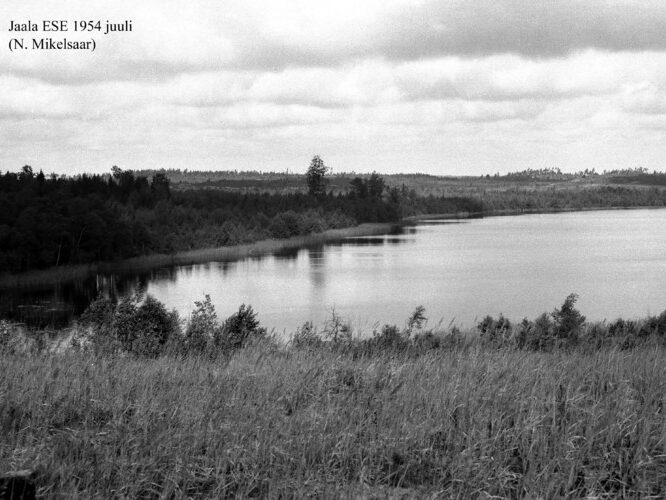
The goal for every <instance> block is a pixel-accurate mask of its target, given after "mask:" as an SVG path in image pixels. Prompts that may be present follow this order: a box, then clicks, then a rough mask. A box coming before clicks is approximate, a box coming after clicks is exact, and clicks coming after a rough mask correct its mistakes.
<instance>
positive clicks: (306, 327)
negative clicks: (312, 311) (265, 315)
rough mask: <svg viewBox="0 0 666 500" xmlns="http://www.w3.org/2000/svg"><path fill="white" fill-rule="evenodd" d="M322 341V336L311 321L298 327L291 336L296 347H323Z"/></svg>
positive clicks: (292, 343)
mask: <svg viewBox="0 0 666 500" xmlns="http://www.w3.org/2000/svg"><path fill="white" fill-rule="evenodd" d="M322 343H323V340H322V338H321V337H320V336H319V334H318V333H317V329H316V328H315V327H314V326H313V325H312V322H310V321H306V322H305V323H303V325H302V326H300V327H299V328H297V329H296V333H294V335H293V336H292V337H291V345H292V346H293V347H295V348H296V349H303V348H313V347H321V345H322Z"/></svg>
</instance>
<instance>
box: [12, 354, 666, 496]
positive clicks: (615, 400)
mask: <svg viewBox="0 0 666 500" xmlns="http://www.w3.org/2000/svg"><path fill="white" fill-rule="evenodd" d="M665 361H666V350H665V348H664V347H663V345H662V346H657V345H642V346H640V347H637V348H634V349H633V350H629V351H619V350H616V349H600V350H597V351H594V352H585V351H582V350H581V351H572V352H566V351H562V350H557V351H553V352H550V353H542V352H527V351H518V350H514V349H497V348H492V347H488V346H484V345H482V344H481V343H479V342H476V343H475V342H466V343H464V344H463V345H459V346H457V347H453V348H451V349H446V350H445V349H440V350H436V351H427V352H425V353H424V354H422V355H418V356H414V355H408V354H405V353H402V354H401V353H399V352H392V353H391V351H387V352H386V353H383V354H382V353H379V354H375V355H372V356H359V355H355V354H354V353H352V352H345V351H344V350H335V349H331V348H327V347H322V348H318V349H286V348H282V347H276V346H275V345H272V344H268V343H259V344H255V345H253V346H250V347H247V348H244V349H242V350H240V351H238V352H237V353H236V354H234V355H233V356H232V357H230V358H224V359H218V360H216V361H213V360H208V359H204V358H198V357H185V358H174V357H168V356H166V357H161V358H158V359H154V360H147V359H135V358H133V357H130V356H126V357H117V356H102V357H98V356H94V355H92V354H85V353H75V352H68V353H65V354H62V355H37V356H22V355H7V354H4V355H0V367H1V369H0V402H1V404H0V471H3V470H16V469H26V468H27V469H34V468H36V469H38V471H39V477H38V486H39V492H40V493H41V494H42V495H43V496H45V497H58V498H63V497H66V498H108V497H130V498H183V497H210V498H215V497H252V496H259V497H278V496H285V497H303V496H307V495H313V496H323V497H331V496H332V497H349V496H353V497H358V496H365V497H370V498H375V497H379V498H385V497H402V496H406V497H420V498H423V497H444V498H449V497H455V498H490V497H495V498H497V497H502V498H521V497H529V498H537V497H541V498H554V497H566V496H569V497H585V496H590V497H595V498H617V497H642V498H649V497H653V498H659V497H663V496H664V495H666V486H664V485H666V446H665V443H666V416H665V412H664V399H665V395H666V362H665Z"/></svg>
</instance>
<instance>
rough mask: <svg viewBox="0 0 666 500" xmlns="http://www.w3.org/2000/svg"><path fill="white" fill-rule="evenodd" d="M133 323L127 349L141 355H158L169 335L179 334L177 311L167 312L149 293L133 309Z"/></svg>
mask: <svg viewBox="0 0 666 500" xmlns="http://www.w3.org/2000/svg"><path fill="white" fill-rule="evenodd" d="M133 324H134V328H135V334H134V339H133V341H132V344H131V346H130V349H129V350H130V351H131V352H133V353H135V354H138V355H141V356H150V357H156V356H158V355H160V354H161V353H162V352H163V351H164V347H165V345H166V344H167V342H168V341H169V339H170V338H171V337H174V336H178V337H179V336H180V325H179V318H178V313H176V311H171V312H168V311H167V310H166V308H165V307H164V304H162V303H161V302H160V301H158V300H157V299H155V298H154V297H152V296H151V295H148V296H147V297H146V300H145V301H144V302H143V304H141V306H139V308H138V309H137V310H136V311H135V313H134V318H133Z"/></svg>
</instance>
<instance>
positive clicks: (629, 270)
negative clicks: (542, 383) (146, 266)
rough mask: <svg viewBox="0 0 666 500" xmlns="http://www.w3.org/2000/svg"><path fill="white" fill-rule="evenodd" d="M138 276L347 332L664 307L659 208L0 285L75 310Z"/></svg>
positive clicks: (166, 291)
mask: <svg viewBox="0 0 666 500" xmlns="http://www.w3.org/2000/svg"><path fill="white" fill-rule="evenodd" d="M139 284H140V285H142V286H143V287H144V288H145V289H146V291H147V293H150V294H152V295H153V296H155V297H156V298H157V299H159V300H160V301H162V302H164V303H165V304H166V305H167V306H168V307H169V308H175V309H176V310H178V312H179V313H180V314H181V316H182V317H187V316H188V314H189V312H190V311H191V310H192V308H193V307H194V301H195V300H201V299H202V298H203V297H204V294H209V295H210V296H211V298H212V301H213V303H214V305H215V307H216V310H217V312H218V316H219V317H220V318H224V317H226V316H228V315H230V314H232V313H233V312H235V311H236V310H237V309H238V307H239V306H240V304H242V303H245V304H251V305H252V307H253V308H254V310H255V311H256V312H257V313H258V318H259V320H260V322H261V324H262V325H264V326H266V327H268V328H269V329H275V330H276V331H278V332H283V331H286V332H292V331H294V330H295V329H296V327H298V326H300V325H302V324H303V323H304V322H305V321H312V322H314V324H315V325H317V326H319V327H320V328H321V326H322V325H323V323H324V322H325V321H326V319H327V318H330V316H331V311H333V310H335V313H336V314H337V315H339V316H340V317H342V318H343V319H345V320H347V321H349V322H350V323H351V325H352V326H353V327H354V330H355V331H356V332H361V333H366V334H368V333H371V332H372V330H373V329H374V328H377V327H378V326H381V325H382V324H384V323H391V324H393V323H395V324H398V325H399V326H402V325H404V323H405V321H406V319H407V317H408V316H409V314H410V313H411V312H412V311H413V310H414V308H415V307H416V306H418V305H423V306H425V308H426V316H427V317H428V318H429V325H430V326H435V325H437V324H439V323H442V324H444V325H449V324H450V323H455V324H457V325H459V326H462V327H465V326H473V325H474V324H475V322H476V321H478V320H480V319H481V318H482V317H483V316H485V315H486V314H491V315H493V316H496V315H498V314H499V313H502V314H504V315H505V316H507V317H509V318H510V319H512V320H517V321H519V320H521V319H522V318H523V317H528V318H530V319H533V318H535V317H536V316H537V315H539V314H541V313H542V312H550V311H552V310H553V309H554V308H555V307H558V306H560V305H561V304H562V302H563V301H564V298H565V297H566V296H567V295H568V294H570V293H572V292H574V293H577V294H578V295H579V297H580V298H579V302H578V308H579V309H580V310H581V312H582V313H583V314H584V315H586V316H587V317H588V319H591V320H602V319H608V320H612V319H615V318H617V317H620V316H621V317H624V318H632V317H642V316H645V315H647V314H658V313H660V312H661V311H663V310H665V309H666V210H661V209H660V210H643V209H641V210H600V211H589V212H570V213H557V214H534V215H520V216H502V217H488V218H482V219H464V220H424V221H420V222H418V223H417V224H415V225H413V226H406V227H404V228H403V229H402V231H401V232H399V234H390V235H385V236H379V237H378V236H373V237H356V238H348V239H345V240H344V241H341V242H336V243H331V244H325V245H323V246H319V247H315V248H302V249H299V250H294V251H291V252H287V253H284V254H277V255H269V256H264V257H261V258H258V257H257V258H247V259H243V260H240V261H237V262H224V263H208V264H201V265H193V266H181V267H175V268H169V269H159V270H156V271H154V272H150V273H144V274H141V275H135V276H97V277H95V278H94V279H90V280H86V281H84V282H79V283H70V284H67V285H62V286H60V287H58V288H57V289H56V290H52V289H50V290H42V291H41V292H38V291H31V292H29V293H27V292H20V293H19V292H15V293H12V294H7V293H5V294H4V297H3V301H4V302H5V303H11V307H10V309H11V310H12V311H13V312H14V313H15V312H16V311H17V310H18V308H19V307H21V306H22V307H23V309H22V310H23V311H24V313H25V311H27V310H29V308H26V306H25V303H28V302H30V301H32V302H36V301H42V302H47V303H48V302H49V301H51V302H53V303H61V304H66V305H70V306H71V307H70V309H71V310H74V311H75V312H80V310H82V309H83V308H84V307H85V305H86V304H87V302H88V301H89V300H90V299H91V298H92V297H94V295H95V294H96V293H97V290H103V289H107V290H112V291H114V292H115V293H117V294H120V295H122V294H125V293H129V291H131V290H132V289H133V287H135V286H136V285H139Z"/></svg>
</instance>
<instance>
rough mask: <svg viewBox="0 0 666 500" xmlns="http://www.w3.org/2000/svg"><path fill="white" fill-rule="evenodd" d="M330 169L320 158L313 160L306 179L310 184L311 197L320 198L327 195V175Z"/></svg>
mask: <svg viewBox="0 0 666 500" xmlns="http://www.w3.org/2000/svg"><path fill="white" fill-rule="evenodd" d="M328 171H329V168H328V167H327V166H326V165H324V160H322V159H321V158H320V157H319V156H315V157H314V158H312V161H311V162H310V166H309V167H308V171H307V173H306V174H305V179H306V181H307V183H308V192H309V193H310V195H311V196H314V197H316V198H320V197H322V196H324V195H325V194H326V177H325V176H326V173H327V172H328Z"/></svg>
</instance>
